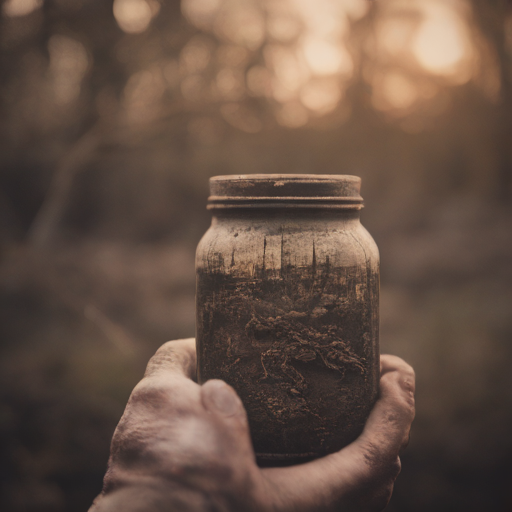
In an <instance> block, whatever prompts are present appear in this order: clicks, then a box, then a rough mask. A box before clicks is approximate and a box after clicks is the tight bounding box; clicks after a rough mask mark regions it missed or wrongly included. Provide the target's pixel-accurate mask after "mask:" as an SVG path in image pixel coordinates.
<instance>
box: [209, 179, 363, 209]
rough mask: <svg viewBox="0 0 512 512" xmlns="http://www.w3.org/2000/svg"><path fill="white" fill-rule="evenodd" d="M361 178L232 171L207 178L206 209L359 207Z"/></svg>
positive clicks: (361, 200)
mask: <svg viewBox="0 0 512 512" xmlns="http://www.w3.org/2000/svg"><path fill="white" fill-rule="evenodd" d="M360 187H361V178H359V177H358V176H351V175H344V174H240V175H237V174H233V175H225V176H214V177H213V178H210V197H209V199H208V208H209V209H219V208H224V209H225V208H280V207H286V208H318V207H320V208H344V209H346V208H349V209H360V208H361V207H362V203H363V198H362V197H361V195H360V193H359V192H360Z"/></svg>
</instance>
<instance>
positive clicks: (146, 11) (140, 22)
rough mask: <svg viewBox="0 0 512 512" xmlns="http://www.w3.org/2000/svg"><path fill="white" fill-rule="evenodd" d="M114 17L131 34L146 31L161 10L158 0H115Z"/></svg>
mask: <svg viewBox="0 0 512 512" xmlns="http://www.w3.org/2000/svg"><path fill="white" fill-rule="evenodd" d="M113 9H114V17H115V19H116V21H117V24H118V25H119V27H120V28H121V29H122V30H123V31H124V32H127V33H129V34H139V33H141V32H144V31H145V30H146V29H147V28H148V26H149V24H150V23H151V20H152V19H153V17H154V16H156V15H157V14H158V12H159V10H160V4H159V3H158V2H157V1H156V0H114V7H113Z"/></svg>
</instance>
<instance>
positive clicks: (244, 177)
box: [210, 174, 361, 182]
mask: <svg viewBox="0 0 512 512" xmlns="http://www.w3.org/2000/svg"><path fill="white" fill-rule="evenodd" d="M274 180H279V181H308V182H309V181H332V182H340V181H345V182H346V181H353V182H360V181H361V178H360V177H359V176H354V175H352V174H223V175H220V176H212V177H211V178H210V182H211V181H274Z"/></svg>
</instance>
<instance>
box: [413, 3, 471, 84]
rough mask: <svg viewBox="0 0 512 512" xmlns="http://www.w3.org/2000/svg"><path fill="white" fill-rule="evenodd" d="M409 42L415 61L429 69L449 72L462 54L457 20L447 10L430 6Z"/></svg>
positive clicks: (462, 36) (463, 45)
mask: <svg viewBox="0 0 512 512" xmlns="http://www.w3.org/2000/svg"><path fill="white" fill-rule="evenodd" d="M427 13H428V14H427V17H426V19H425V20H424V21H423V23H422V24H421V26H420V28H419V29H418V32H417V33H416V36H415V38H414V40H413V43H412V50H413V53H414V55H415V56H416V58H417V60H418V62H419V63H420V64H421V65H422V66H423V67H424V68H425V69H426V70H427V71H429V72H431V73H436V74H441V75H443V74H452V73H454V72H455V71H456V68H457V66H458V65H459V64H460V63H461V61H462V60H463V59H464V58H465V57H466V53H467V45H466V41H465V39H466V37H465V34H464V33H463V29H462V27H461V23H460V21H459V20H458V19H457V18H456V17H455V16H454V15H453V13H451V12H450V11H449V10H448V9H445V8H442V9H437V8H436V9H430V10H429V11H427Z"/></svg>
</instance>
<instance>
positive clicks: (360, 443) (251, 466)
mask: <svg viewBox="0 0 512 512" xmlns="http://www.w3.org/2000/svg"><path fill="white" fill-rule="evenodd" d="M195 368H196V355H195V343H194V340H193V339H186V340H177V341H171V342H168V343H166V344H165V345H163V346H162V347H161V348H160V349H159V350H158V351H157V353H156V354H155V356H153V358H152V359H151V360H150V362H149V364H148V367H147V370H146V374H145V376H144V378H143V379H142V381H141V382H139V384H138V385H137V386H136V387H135V389H134V390H133V392H132V394H131V396H130V399H129V401H128V404H127V406H126V409H125V412H124V414H123V417H122V418H121V420H120V422H119V425H118V426H117V429H116V431H115V433H114V437H113V439H112V445H111V454H110V460H109V466H108V470H107V473H106V475H105V479H104V488H103V491H102V493H101V494H100V496H98V498H97V499H96V500H95V502H94V504H93V506H92V507H91V509H90V511H89V512H108V511H123V512H139V511H144V512H161V511H176V510H179V511H186V512H189V511H190V512H196V511H201V512H203V511H222V512H239V511H244V512H245V511H247V512H251V511H253V512H260V511H261V512H270V511H273V512H292V511H293V512H313V511H314V512H324V511H358V512H361V511H368V512H370V511H379V510H382V509H383V508H384V507H385V506H386V505H387V503H388V501H389V498H390V497H391V492H392V490H393V484H394V481H395V479H396V477H397V476H398V473H399V472H400V459H399V451H400V449H401V448H403V447H405V446H406V444H407V442H408V439H409V430H410V426H411V422H412V420H413V417H414V372H413V370H412V368H411V367H410V366H409V365H408V364H407V363H405V362H404V361H403V360H402V359H400V358H398V357H395V356H389V355H383V356H381V379H380V389H381V394H380V398H379V400H378V401H377V402H376V404H375V406H374V408H373V410H372V412H371V414H370V416H369V418H368V421H367V422H366V426H365V428H364V430H363V432H362V434H361V435H360V436H359V437H358V438H357V439H356V440H355V441H354V442H353V443H351V444H350V445H348V446H346V447H345V448H343V449H342V450H340V451H339V452H336V453H333V454H330V455H327V456H326V457H322V458H320V459H317V460H314V461H311V462H307V463H305V464H299V465H296V466H291V467H287V468H265V469H261V468H259V467H258V466H257V464H256V460H255V455H254V451H253V448H252V444H251V439H250V434H249V428H248V424H247V417H246V413H245V409H244V408H243V405H242V402H241V401H240V399H239V398H238V396H237V394H236V393H235V391H234V390H233V389H232V388H231V387H230V386H228V385H227V384H226V383H224V382H223V381H220V380H210V381H208V382H206V383H205V384H203V385H202V386H200V385H199V384H197V383H196V382H194V381H193V380H192V379H193V378H194V376H195Z"/></svg>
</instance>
